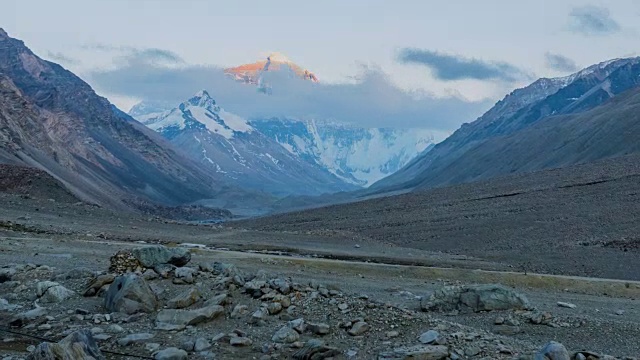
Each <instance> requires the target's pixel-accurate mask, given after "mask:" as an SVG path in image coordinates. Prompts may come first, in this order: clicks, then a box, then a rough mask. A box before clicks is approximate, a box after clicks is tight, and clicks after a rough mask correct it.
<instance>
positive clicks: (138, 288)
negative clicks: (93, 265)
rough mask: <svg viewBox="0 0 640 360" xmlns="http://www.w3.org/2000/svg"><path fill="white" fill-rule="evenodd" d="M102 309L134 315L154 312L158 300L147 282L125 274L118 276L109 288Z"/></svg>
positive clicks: (138, 277)
mask: <svg viewBox="0 0 640 360" xmlns="http://www.w3.org/2000/svg"><path fill="white" fill-rule="evenodd" d="M104 307H105V309H107V310H108V311H110V312H122V313H125V314H129V315H131V314H135V313H139V312H145V313H150V312H154V311H155V310H156V308H157V307H158V299H157V298H156V295H155V293H154V292H153V291H152V290H151V288H150V287H149V285H148V284H147V282H146V281H145V280H144V279H143V278H142V277H140V276H137V275H133V274H127V275H122V276H118V277H117V278H116V279H115V280H114V282H113V284H111V285H110V286H109V290H107V294H106V296H105V298H104Z"/></svg>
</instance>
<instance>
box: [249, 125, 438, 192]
mask: <svg viewBox="0 0 640 360" xmlns="http://www.w3.org/2000/svg"><path fill="white" fill-rule="evenodd" d="M250 124H251V126H253V127H254V128H255V129H257V130H258V131H260V132H262V133H263V134H265V135H266V136H267V137H269V138H271V139H273V140H274V141H277V142H278V143H279V144H281V145H282V146H283V147H284V148H285V149H287V150H288V151H289V152H290V153H291V154H294V155H296V156H299V157H301V158H303V159H305V160H306V161H308V162H310V163H312V164H318V165H320V166H322V167H323V168H325V169H327V170H328V171H329V172H331V173H332V174H334V175H335V176H337V177H339V178H340V179H342V180H343V181H345V182H347V183H350V184H354V185H358V186H363V187H366V186H369V185H371V184H373V183H374V182H376V181H378V180H380V179H382V178H384V177H385V176H388V175H391V174H393V173H394V172H396V171H398V170H399V169H400V168H402V167H403V166H404V165H405V164H407V163H408V162H409V161H410V160H411V159H413V158H415V157H416V156H418V155H420V154H421V153H424V152H426V151H428V150H429V149H431V147H432V146H433V136H432V135H431V133H430V132H428V131H426V130H419V129H411V130H408V129H390V128H360V127H355V126H350V125H343V124H338V123H330V122H322V121H314V120H307V121H302V120H295V119H278V118H274V119H262V120H252V121H251V122H250Z"/></svg>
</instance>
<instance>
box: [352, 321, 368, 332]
mask: <svg viewBox="0 0 640 360" xmlns="http://www.w3.org/2000/svg"><path fill="white" fill-rule="evenodd" d="M369 328H370V326H369V324H367V323H366V322H364V321H358V322H356V323H355V324H353V325H352V326H351V329H349V331H348V333H349V335H351V336H359V335H362V334H364V333H366V332H367V331H369Z"/></svg>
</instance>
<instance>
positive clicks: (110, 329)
mask: <svg viewBox="0 0 640 360" xmlns="http://www.w3.org/2000/svg"><path fill="white" fill-rule="evenodd" d="M123 331H124V329H123V328H122V326H120V325H116V324H113V325H109V327H108V328H107V332H108V333H111V334H119V333H121V332H123Z"/></svg>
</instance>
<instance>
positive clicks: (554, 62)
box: [544, 52, 580, 72]
mask: <svg viewBox="0 0 640 360" xmlns="http://www.w3.org/2000/svg"><path fill="white" fill-rule="evenodd" d="M544 60H545V65H546V66H547V67H548V68H549V69H551V70H555V71H560V72H574V71H578V70H580V68H579V67H578V65H577V64H576V62H575V61H573V60H572V59H570V58H568V57H566V56H563V55H560V54H554V53H550V52H547V53H545V54H544Z"/></svg>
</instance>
